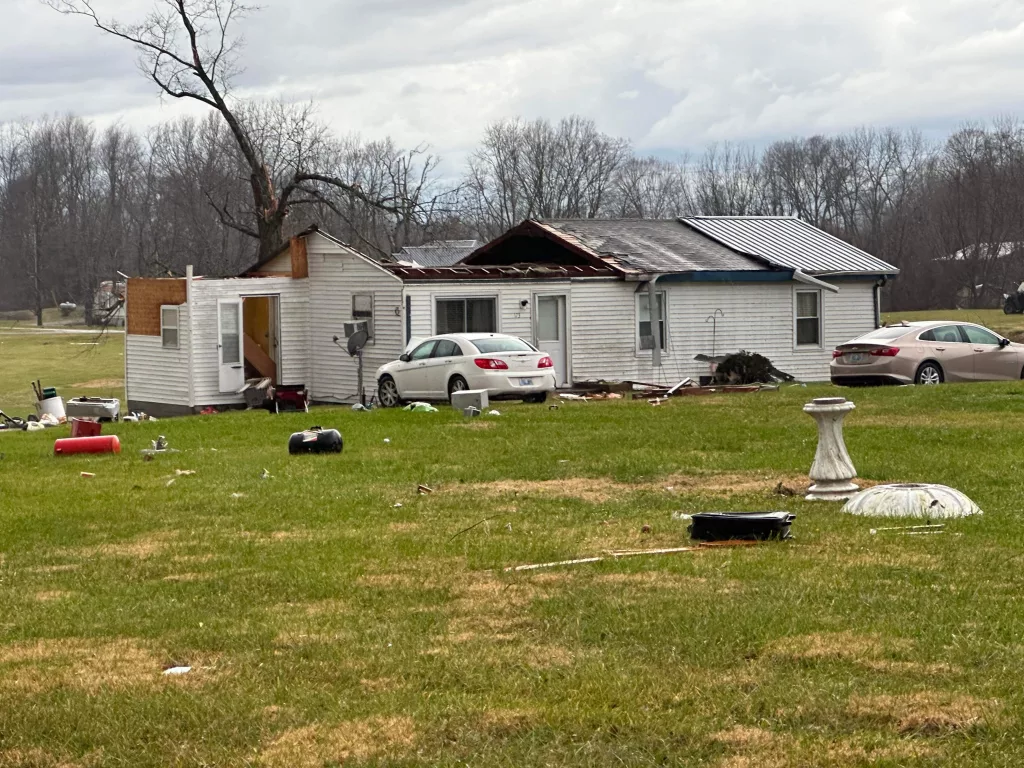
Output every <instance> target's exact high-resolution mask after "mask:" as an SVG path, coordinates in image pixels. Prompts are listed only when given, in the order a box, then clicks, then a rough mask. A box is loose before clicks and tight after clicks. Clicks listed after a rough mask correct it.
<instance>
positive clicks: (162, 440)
mask: <svg viewBox="0 0 1024 768" xmlns="http://www.w3.org/2000/svg"><path fill="white" fill-rule="evenodd" d="M150 446H151V447H152V449H153V450H154V451H166V450H167V448H168V443H167V438H166V437H164V436H163V435H160V436H158V437H157V439H156V440H152V441H150Z"/></svg>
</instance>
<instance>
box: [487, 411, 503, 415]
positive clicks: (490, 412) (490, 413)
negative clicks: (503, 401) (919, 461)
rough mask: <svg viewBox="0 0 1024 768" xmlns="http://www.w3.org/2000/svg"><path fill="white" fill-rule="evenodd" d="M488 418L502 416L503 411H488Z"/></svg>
mask: <svg viewBox="0 0 1024 768" xmlns="http://www.w3.org/2000/svg"><path fill="white" fill-rule="evenodd" d="M487 415H488V416H501V411H488V412H487Z"/></svg>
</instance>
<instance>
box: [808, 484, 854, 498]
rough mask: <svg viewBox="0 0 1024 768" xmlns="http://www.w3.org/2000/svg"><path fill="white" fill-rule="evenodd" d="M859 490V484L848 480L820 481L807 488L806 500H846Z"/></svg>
mask: <svg viewBox="0 0 1024 768" xmlns="http://www.w3.org/2000/svg"><path fill="white" fill-rule="evenodd" d="M859 492H860V486H858V485H857V484H856V483H850V482H845V483H844V482H842V481H839V482H831V483H830V482H827V481H826V482H820V483H815V484H814V485H812V486H811V487H810V488H808V489H807V495H806V496H805V497H804V498H805V499H807V501H846V500H847V499H852V498H853V497H854V496H856V495H857V494H858V493H859Z"/></svg>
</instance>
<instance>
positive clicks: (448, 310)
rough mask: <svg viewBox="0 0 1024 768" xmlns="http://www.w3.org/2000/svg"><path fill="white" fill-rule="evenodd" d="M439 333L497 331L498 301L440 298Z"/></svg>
mask: <svg viewBox="0 0 1024 768" xmlns="http://www.w3.org/2000/svg"><path fill="white" fill-rule="evenodd" d="M436 308H437V318H436V319H437V322H436V323H435V327H436V328H437V331H436V333H437V335H439V336H440V335H441V334H444V333H497V331H498V302H497V299H494V298H487V299H484V298H473V299H438V300H437V302H436Z"/></svg>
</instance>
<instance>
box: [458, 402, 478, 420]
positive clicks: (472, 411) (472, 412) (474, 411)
mask: <svg viewBox="0 0 1024 768" xmlns="http://www.w3.org/2000/svg"><path fill="white" fill-rule="evenodd" d="M462 415H463V416H465V417H467V418H470V419H473V418H476V417H477V416H479V415H480V409H479V408H477V407H476V406H473V405H470V406H467V407H465V408H463V409H462Z"/></svg>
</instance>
